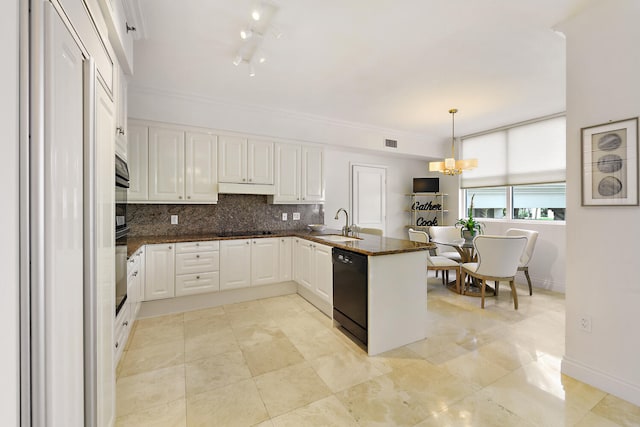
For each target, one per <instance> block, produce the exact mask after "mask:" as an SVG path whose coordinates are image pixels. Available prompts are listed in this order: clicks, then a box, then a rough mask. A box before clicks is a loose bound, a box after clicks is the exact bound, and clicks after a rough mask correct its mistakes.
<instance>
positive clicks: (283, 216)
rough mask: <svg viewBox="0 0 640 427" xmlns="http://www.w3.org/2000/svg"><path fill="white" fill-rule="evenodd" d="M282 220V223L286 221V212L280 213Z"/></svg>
mask: <svg viewBox="0 0 640 427" xmlns="http://www.w3.org/2000/svg"><path fill="white" fill-rule="evenodd" d="M282 220H283V221H286V220H287V213H286V212H282Z"/></svg>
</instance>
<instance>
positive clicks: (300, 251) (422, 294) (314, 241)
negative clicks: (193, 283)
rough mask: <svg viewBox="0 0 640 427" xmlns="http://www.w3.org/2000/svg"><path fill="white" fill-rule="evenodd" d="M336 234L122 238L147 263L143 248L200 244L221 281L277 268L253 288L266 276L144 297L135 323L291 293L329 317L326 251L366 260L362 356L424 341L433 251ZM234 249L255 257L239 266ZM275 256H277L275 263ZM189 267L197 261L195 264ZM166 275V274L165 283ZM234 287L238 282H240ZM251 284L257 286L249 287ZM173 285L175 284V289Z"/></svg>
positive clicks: (425, 246)
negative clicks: (231, 274) (231, 272)
mask: <svg viewBox="0 0 640 427" xmlns="http://www.w3.org/2000/svg"><path fill="white" fill-rule="evenodd" d="M221 234H222V235H221ZM231 234H232V235H231ZM337 234H339V232H337V231H335V230H327V231H324V232H308V231H303V230H296V231H272V232H271V231H270V232H262V231H260V232H255V231H254V232H244V233H220V234H216V233H212V234H197V235H177V236H140V237H131V238H129V239H128V240H129V241H128V254H129V256H131V255H133V254H134V253H139V251H140V250H141V249H143V250H144V249H145V248H147V250H145V251H144V252H146V254H147V257H148V256H149V249H151V248H153V247H156V246H160V245H164V246H166V247H167V248H168V250H171V251H175V250H176V246H178V245H190V246H194V245H195V244H196V243H195V242H201V243H202V246H203V247H204V246H207V247H209V248H210V249H209V250H212V252H207V253H204V252H203V253H202V258H206V257H211V256H215V257H216V263H215V264H216V265H219V272H216V277H223V276H224V275H225V273H224V270H225V268H229V269H231V268H234V267H233V266H232V264H234V265H236V267H235V268H236V270H238V271H240V270H241V271H249V270H251V271H254V272H255V271H256V270H255V269H253V268H252V267H253V266H254V265H258V269H263V270H264V269H265V268H266V269H268V268H270V266H272V265H275V266H276V270H278V268H277V267H278V266H279V267H280V270H279V271H277V272H276V273H270V274H268V275H266V276H270V277H273V278H274V279H272V280H271V281H270V282H264V281H263V282H262V283H266V284H262V283H260V282H259V279H258V276H259V277H266V276H265V275H259V274H255V276H256V277H254V280H250V281H248V282H246V284H244V285H235V284H234V285H232V286H228V285H225V283H227V282H226V281H225V280H220V282H219V285H218V287H216V288H215V289H214V290H211V288H209V291H208V292H206V293H199V294H192V295H189V294H182V296H176V294H175V293H173V294H171V296H170V297H163V298H161V299H150V298H148V297H147V298H143V301H142V307H141V309H140V317H153V316H157V315H162V314H168V313H171V312H177V311H186V310H193V309H199V308H204V307H205V306H215V305H222V304H229V303H232V302H239V301H246V300H251V299H258V298H266V297H271V296H276V295H285V294H290V293H296V292H297V293H299V294H300V295H302V296H303V297H304V298H306V299H307V300H308V301H310V302H311V303H312V304H314V305H315V306H316V307H317V308H318V309H320V310H321V311H322V312H324V313H325V314H326V315H328V316H329V317H332V305H333V281H332V265H331V251H332V248H339V249H342V250H346V251H349V252H352V253H356V254H361V255H365V256H366V257H367V259H368V267H367V278H368V296H367V302H366V304H367V318H368V340H367V341H368V343H367V352H368V354H369V355H376V354H379V353H382V352H385V351H388V350H391V349H394V348H397V347H400V346H403V345H405V344H408V343H411V342H414V341H418V340H420V339H423V338H425V336H426V314H427V312H426V310H427V306H426V298H427V290H426V268H425V266H426V257H427V256H426V252H425V251H426V250H428V249H430V248H431V247H432V246H434V245H433V244H431V243H427V244H424V243H417V242H411V241H408V240H401V239H392V238H385V237H381V236H374V235H369V234H360V236H358V238H357V239H353V240H350V241H333V240H334V238H333V237H331V236H334V237H335V235H337ZM269 242H273V244H274V246H270V245H269V244H268V243H269ZM228 245H231V246H232V249H231V250H234V249H233V248H238V251H237V252H233V256H232V257H231V260H230V261H227V260H226V259H229V257H226V258H225V253H226V252H225V251H226V249H225V247H226V246H228ZM278 245H279V246H280V248H279V249H278ZM283 245H284V249H283V247H282V246H283ZM261 248H264V250H261ZM179 251H180V249H178V252H176V254H175V255H174V256H175V257H176V258H175V260H176V261H175V264H176V266H177V265H178V259H179V258H178V257H180V256H182V255H184V254H180V252H179ZM240 251H243V252H247V251H255V252H247V253H249V254H250V255H249V256H248V258H246V262H244V261H240V262H238V258H242V255H240V254H241V252H240ZM251 254H252V255H251ZM276 255H280V258H278V257H277V256H276ZM184 256H188V255H184ZM196 256H197V255H196ZM218 256H219V261H218V258H217V257H218ZM202 258H198V259H202ZM147 259H149V258H147ZM164 259H165V260H169V259H170V258H164ZM194 262H196V261H195V258H194ZM169 263H170V261H166V262H165V266H166V264H169ZM146 268H147V270H149V269H151V268H156V267H155V266H153V263H150V262H149V261H147V263H146ZM172 271H173V270H172ZM149 273H150V272H149V271H148V272H147V274H146V275H145V276H146V281H147V283H146V284H145V288H149V287H152V286H154V284H152V283H149V281H150V280H151V279H150V277H152V275H151V274H149ZM178 274H179V273H178V271H175V275H176V276H175V277H179V275H178ZM218 274H219V276H218ZM168 275H169V274H165V277H166V276H168ZM153 276H155V277H158V276H157V275H153ZM200 276H204V274H200ZM200 276H197V277H198V278H199V277H200ZM194 280H195V277H194ZM234 283H240V281H235V282H234ZM256 284H261V285H260V286H256ZM177 285H178V284H177V282H176V284H175V286H177ZM148 295H149V292H146V296H148Z"/></svg>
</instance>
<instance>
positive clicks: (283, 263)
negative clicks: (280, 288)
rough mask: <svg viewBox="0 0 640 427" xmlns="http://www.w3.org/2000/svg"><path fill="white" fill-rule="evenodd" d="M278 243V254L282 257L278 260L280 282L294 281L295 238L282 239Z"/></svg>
mask: <svg viewBox="0 0 640 427" xmlns="http://www.w3.org/2000/svg"><path fill="white" fill-rule="evenodd" d="M278 241H279V243H278V252H279V255H280V259H279V260H278V261H279V268H278V276H279V277H278V281H279V282H288V281H290V280H293V238H291V237H280V238H279V239H278Z"/></svg>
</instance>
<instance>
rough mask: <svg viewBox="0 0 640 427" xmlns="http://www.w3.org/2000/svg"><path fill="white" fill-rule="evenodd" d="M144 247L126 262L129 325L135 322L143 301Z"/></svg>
mask: <svg viewBox="0 0 640 427" xmlns="http://www.w3.org/2000/svg"><path fill="white" fill-rule="evenodd" d="M144 267H145V256H144V246H142V247H140V248H139V249H138V250H137V251H135V253H134V254H133V255H131V256H130V257H129V260H128V261H127V303H128V304H129V318H130V320H131V322H130V324H133V322H134V321H135V320H136V318H137V316H138V312H139V311H140V305H141V303H142V301H143V300H144V286H145V283H144V282H145V280H144V276H145V271H144Z"/></svg>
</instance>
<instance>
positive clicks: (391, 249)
mask: <svg viewBox="0 0 640 427" xmlns="http://www.w3.org/2000/svg"><path fill="white" fill-rule="evenodd" d="M328 234H340V231H338V230H325V231H322V232H314V231H301V230H297V231H283V232H279V231H274V232H272V233H271V234H266V235H265V234H246V235H244V234H243V235H234V236H220V235H219V234H216V233H211V234H187V235H179V236H136V237H128V238H127V252H128V254H127V256H131V255H133V253H134V252H135V251H137V250H138V249H139V248H140V247H141V246H142V245H154V244H161V243H180V242H203V241H208V240H233V239H254V238H266V237H302V238H305V239H309V240H313V241H314V242H317V243H322V244H324V245H327V246H332V247H335V248H340V249H346V250H349V251H353V252H357V253H361V254H364V255H369V256H376V255H391V254H399V253H405V252H414V251H424V250H427V249H434V248H435V247H436V245H435V244H434V243H418V242H412V241H409V240H402V239H393V238H390V237H381V236H374V235H372V234H364V233H360V236H359V238H360V239H359V240H356V241H351V242H329V241H327V240H324V239H321V238H319V237H318V236H322V235H328Z"/></svg>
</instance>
